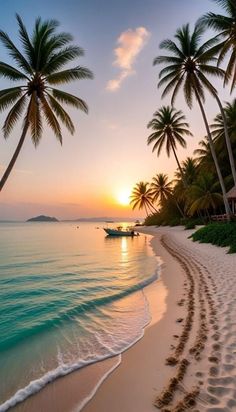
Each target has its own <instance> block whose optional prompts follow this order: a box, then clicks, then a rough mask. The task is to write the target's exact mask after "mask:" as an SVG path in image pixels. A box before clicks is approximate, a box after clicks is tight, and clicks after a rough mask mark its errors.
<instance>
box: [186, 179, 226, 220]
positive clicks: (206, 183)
mask: <svg viewBox="0 0 236 412" xmlns="http://www.w3.org/2000/svg"><path fill="white" fill-rule="evenodd" d="M218 185H219V184H218V182H215V177H214V176H213V175H211V174H209V173H204V174H201V175H200V176H199V177H198V179H197V181H196V182H195V184H194V185H192V187H191V189H190V191H189V196H190V201H191V206H190V209H189V213H190V215H193V214H194V213H195V212H197V211H201V210H205V211H206V213H207V215H208V217H209V218H210V215H209V209H216V207H217V206H219V205H220V204H222V195H221V194H220V193H219V192H218Z"/></svg>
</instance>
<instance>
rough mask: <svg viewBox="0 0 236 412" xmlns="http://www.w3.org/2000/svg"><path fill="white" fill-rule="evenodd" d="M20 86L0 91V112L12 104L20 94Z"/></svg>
mask: <svg viewBox="0 0 236 412" xmlns="http://www.w3.org/2000/svg"><path fill="white" fill-rule="evenodd" d="M22 93H23V92H22V90H21V88H20V87H12V88H10V89H3V90H1V91H0V112H1V111H3V110H5V109H6V108H7V107H8V106H10V105H11V104H13V103H14V102H15V101H16V100H17V99H18V98H19V97H21V96H22Z"/></svg>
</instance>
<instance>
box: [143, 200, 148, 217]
mask: <svg viewBox="0 0 236 412" xmlns="http://www.w3.org/2000/svg"><path fill="white" fill-rule="evenodd" d="M144 209H145V212H146V215H147V217H148V211H147V205H146V203H144Z"/></svg>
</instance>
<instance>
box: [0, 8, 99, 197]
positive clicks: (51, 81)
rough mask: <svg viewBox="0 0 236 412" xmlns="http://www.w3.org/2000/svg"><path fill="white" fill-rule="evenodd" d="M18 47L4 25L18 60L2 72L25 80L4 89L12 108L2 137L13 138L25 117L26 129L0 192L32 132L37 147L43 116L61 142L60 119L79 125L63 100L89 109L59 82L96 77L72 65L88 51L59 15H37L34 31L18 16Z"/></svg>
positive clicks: (1, 96)
mask: <svg viewBox="0 0 236 412" xmlns="http://www.w3.org/2000/svg"><path fill="white" fill-rule="evenodd" d="M16 19H17V23H18V35H19V41H20V45H21V49H19V48H18V47H17V46H16V44H15V43H13V41H12V40H11V39H10V37H9V36H8V34H7V33H5V32H4V31H2V30H0V42H1V44H2V46H4V47H5V49H6V50H7V52H8V54H9V56H10V58H11V59H12V61H13V65H10V64H7V63H5V62H3V61H1V62H0V76H1V77H4V78H5V79H7V80H9V81H11V82H15V83H16V82H17V83H18V82H21V83H22V84H20V85H17V86H15V87H10V88H7V89H4V90H1V91H0V112H2V111H4V110H5V109H9V108H10V110H9V112H8V114H7V116H6V118H5V121H4V124H3V129H2V130H3V136H4V138H5V139H7V138H8V137H9V135H10V134H11V132H12V130H13V129H14V127H15V125H16V124H17V122H18V121H19V120H20V119H22V133H21V137H20V140H19V142H18V144H17V147H16V150H15V152H14V154H13V157H12V159H11V161H10V163H9V165H8V167H7V168H6V171H5V173H4V174H3V177H2V179H1V180H0V191H1V190H2V188H3V186H4V184H5V183H6V181H7V179H8V176H9V175H10V173H11V170H12V169H13V167H14V164H15V162H16V160H17V157H18V155H19V153H20V151H21V148H22V146H23V143H24V141H25V139H26V136H27V134H29V135H30V136H31V139H32V142H33V144H34V145H35V147H37V146H38V144H39V142H40V140H41V138H42V134H43V119H44V120H45V122H46V124H47V126H48V127H49V128H50V129H52V131H53V133H54V135H55V136H56V138H57V139H58V141H59V142H60V143H61V144H62V130H61V125H60V123H61V124H62V125H63V126H65V127H66V129H67V130H68V131H69V132H70V133H71V134H73V133H74V131H75V126H74V124H73V122H72V119H71V117H70V116H69V114H68V113H67V111H66V110H65V109H64V107H63V106H64V105H67V106H71V107H73V108H76V109H80V110H82V111H83V112H85V113H87V112H88V106H87V104H86V103H85V101H84V100H82V99H81V98H79V97H77V96H75V95H72V94H70V93H68V92H65V91H63V90H61V89H60V90H59V89H58V88H57V86H58V85H59V86H62V85H64V84H68V83H70V82H71V81H78V80H82V79H92V78H93V74H92V72H91V71H90V70H89V69H88V68H87V67H83V66H80V65H76V66H74V67H72V68H68V64H69V63H71V62H72V61H74V60H75V59H78V58H80V57H82V56H83V55H84V51H83V49H82V48H81V47H79V46H76V45H74V44H72V40H73V37H72V36H71V35H70V34H69V33H65V32H58V31H57V29H58V27H59V23H58V22H57V21H56V20H45V21H44V20H42V19H41V18H40V17H39V18H37V19H36V21H35V25H34V29H33V32H32V35H31V36H30V35H29V34H28V32H27V29H26V27H25V25H24V23H23V21H22V19H21V17H20V16H19V15H16Z"/></svg>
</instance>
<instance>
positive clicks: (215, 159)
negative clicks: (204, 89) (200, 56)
mask: <svg viewBox="0 0 236 412" xmlns="http://www.w3.org/2000/svg"><path fill="white" fill-rule="evenodd" d="M195 94H196V98H197V101H198V104H199V106H200V110H201V113H202V117H203V120H204V123H205V127H206V131H207V137H208V141H209V145H210V149H211V154H212V157H213V160H214V163H215V168H216V172H217V175H218V179H219V182H220V186H221V190H222V194H223V201H224V205H225V212H226V215H227V220H230V216H231V210H230V207H229V202H228V199H227V196H226V190H225V184H224V180H223V177H222V174H221V170H220V166H219V163H218V160H217V156H216V152H215V148H214V144H213V140H212V137H211V132H210V128H209V125H208V122H207V118H206V114H205V111H204V108H203V105H202V102H201V99H200V96H199V94H198V91H197V89H196V88H195Z"/></svg>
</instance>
